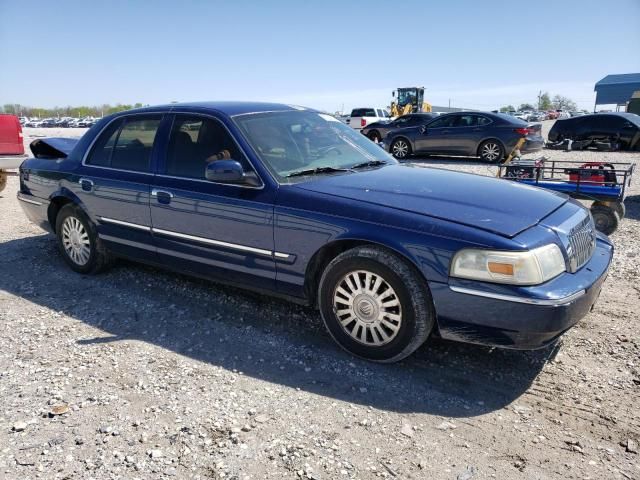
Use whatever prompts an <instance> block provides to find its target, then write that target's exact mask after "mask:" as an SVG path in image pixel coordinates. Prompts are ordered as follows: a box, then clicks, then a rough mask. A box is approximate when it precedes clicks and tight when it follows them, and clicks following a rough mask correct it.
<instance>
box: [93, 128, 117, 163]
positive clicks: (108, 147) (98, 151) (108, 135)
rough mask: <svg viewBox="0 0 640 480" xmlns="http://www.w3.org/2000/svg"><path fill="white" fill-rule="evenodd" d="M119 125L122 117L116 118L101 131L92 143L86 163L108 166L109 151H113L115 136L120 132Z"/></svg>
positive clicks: (109, 159)
mask: <svg viewBox="0 0 640 480" xmlns="http://www.w3.org/2000/svg"><path fill="white" fill-rule="evenodd" d="M121 126H122V119H120V120H116V121H114V122H112V123H111V124H110V125H109V126H108V127H107V128H106V130H104V131H103V132H102V134H101V135H100V137H99V138H98V140H96V143H95V144H94V145H93V148H92V149H91V154H90V155H89V158H87V164H88V165H96V166H99V167H109V166H110V165H111V153H112V152H113V146H114V145H115V144H116V138H117V137H118V133H120V127H121Z"/></svg>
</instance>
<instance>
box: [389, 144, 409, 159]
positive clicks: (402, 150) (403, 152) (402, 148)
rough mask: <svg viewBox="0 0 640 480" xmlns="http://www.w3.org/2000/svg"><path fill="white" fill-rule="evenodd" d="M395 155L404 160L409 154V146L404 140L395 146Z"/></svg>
mask: <svg viewBox="0 0 640 480" xmlns="http://www.w3.org/2000/svg"><path fill="white" fill-rule="evenodd" d="M392 151H393V155H394V156H395V157H397V158H404V157H406V156H407V153H408V152H409V145H407V143H406V142H404V141H402V140H398V141H397V142H395V143H394V144H393V149H392Z"/></svg>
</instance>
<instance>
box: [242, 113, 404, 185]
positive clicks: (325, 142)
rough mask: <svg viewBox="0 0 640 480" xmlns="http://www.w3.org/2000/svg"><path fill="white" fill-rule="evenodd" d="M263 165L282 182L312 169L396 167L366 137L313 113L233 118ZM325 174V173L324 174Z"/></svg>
mask: <svg viewBox="0 0 640 480" xmlns="http://www.w3.org/2000/svg"><path fill="white" fill-rule="evenodd" d="M234 121H235V123H236V124H237V125H238V127H239V128H240V130H241V131H242V133H243V134H244V136H245V138H246V139H247V141H248V142H249V143H250V144H251V146H252V148H253V150H254V151H255V152H256V154H257V155H258V156H259V157H260V159H261V160H262V162H263V163H264V165H265V166H266V167H267V168H268V169H269V170H271V172H272V173H273V174H274V176H276V177H277V178H279V179H280V180H284V181H289V180H285V179H287V178H288V177H289V176H290V175H292V174H298V173H300V172H301V171H305V170H309V169H311V170H313V169H337V170H338V171H341V170H344V171H346V172H349V170H348V169H350V168H352V167H354V166H357V165H361V164H363V163H367V162H376V163H397V162H396V161H395V160H394V159H393V157H391V156H390V155H389V154H388V153H386V152H385V151H384V150H383V149H382V148H380V147H379V146H378V145H376V144H375V143H373V142H371V141H369V140H368V139H367V138H366V137H365V136H364V135H362V134H360V133H358V132H357V131H355V130H354V129H352V128H350V127H348V126H347V125H345V124H343V123H342V122H340V121H338V120H336V119H335V118H334V117H332V116H330V115H325V114H322V113H316V112H310V111H286V112H265V113H256V114H248V115H238V116H235V117H234ZM325 171H326V170H325Z"/></svg>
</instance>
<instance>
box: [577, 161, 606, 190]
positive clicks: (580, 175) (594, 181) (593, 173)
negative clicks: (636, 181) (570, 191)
mask: <svg viewBox="0 0 640 480" xmlns="http://www.w3.org/2000/svg"><path fill="white" fill-rule="evenodd" d="M566 173H568V174H569V180H570V181H572V182H576V183H577V182H580V183H589V184H590V185H606V184H615V183H616V174H615V167H614V166H613V165H612V164H610V163H603V162H589V163H585V164H584V165H581V166H580V168H576V169H567V170H566Z"/></svg>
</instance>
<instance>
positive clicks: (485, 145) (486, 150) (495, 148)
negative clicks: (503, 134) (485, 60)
mask: <svg viewBox="0 0 640 480" xmlns="http://www.w3.org/2000/svg"><path fill="white" fill-rule="evenodd" d="M478 155H479V156H480V158H481V159H482V160H484V161H485V162H489V163H497V162H499V161H501V160H502V159H503V158H504V147H503V146H502V144H501V143H500V142H499V141H497V140H487V141H485V142H482V144H481V145H480V148H478Z"/></svg>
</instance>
